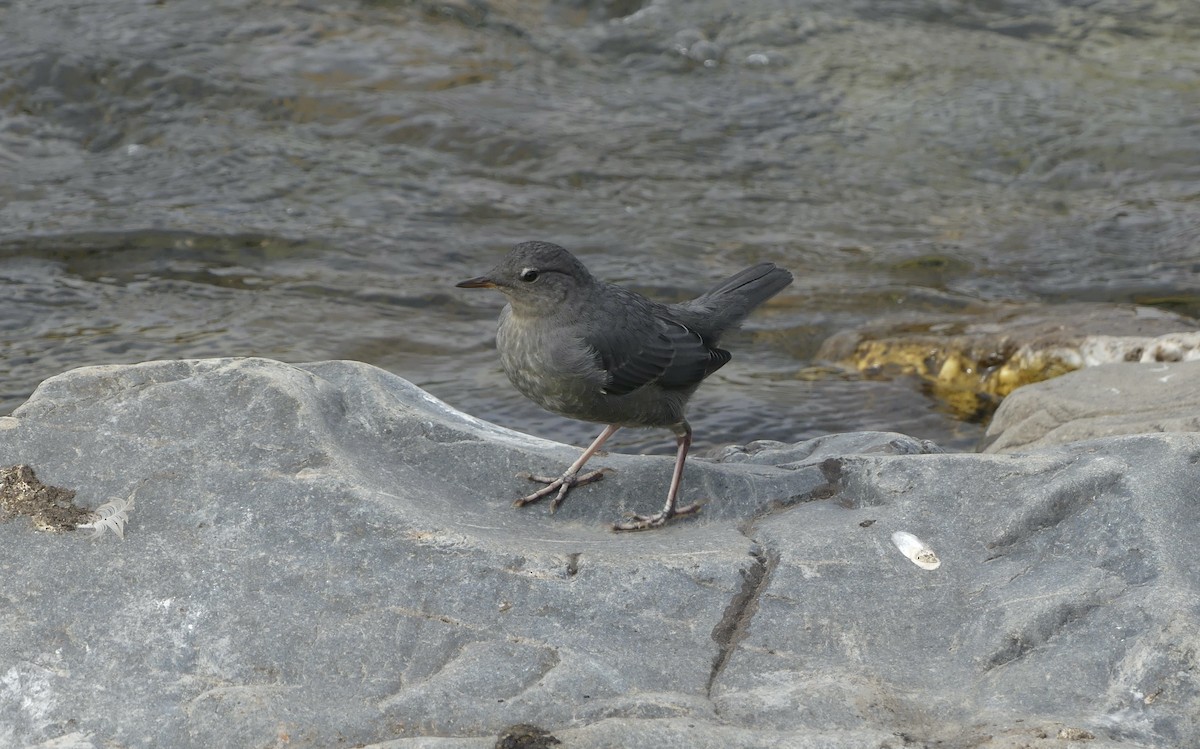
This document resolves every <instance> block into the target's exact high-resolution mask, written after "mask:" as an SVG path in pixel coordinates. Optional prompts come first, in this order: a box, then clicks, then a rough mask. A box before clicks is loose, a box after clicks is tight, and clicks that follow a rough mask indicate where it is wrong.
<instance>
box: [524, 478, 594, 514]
mask: <svg viewBox="0 0 1200 749" xmlns="http://www.w3.org/2000/svg"><path fill="white" fill-rule="evenodd" d="M609 470H610V469H608V468H602V469H600V470H598V471H588V472H587V473H585V474H582V475H580V474H578V473H564V474H563V475H562V476H559V477H558V478H554V477H551V476H537V475H535V474H532V473H518V474H517V478H522V479H528V480H529V481H536V482H538V483H540V484H546V486H544V487H542V488H541V489H538V490H537V491H536V492H534V493H533V494H527V495H525V496H524V497H521V498H520V499H517V500H514V501H513V507H524V506H525V505H527V504H530V503H532V502H537V501H538V500H539V499H544V498H546V497H548V496H550V495H551V494H553V495H554V499H552V500H550V514H551V515H553V514H554V512H555V511H556V510H558V508H559V506H560V505H561V504H562V503H563V501H564V500H565V499H566V498H567V492H569V491H571V490H572V489H574V488H575V487H577V486H582V485H584V484H590V483H592V482H593V481H599V480H600V479H602V478H604V474H605V473H607V472H608V471H609Z"/></svg>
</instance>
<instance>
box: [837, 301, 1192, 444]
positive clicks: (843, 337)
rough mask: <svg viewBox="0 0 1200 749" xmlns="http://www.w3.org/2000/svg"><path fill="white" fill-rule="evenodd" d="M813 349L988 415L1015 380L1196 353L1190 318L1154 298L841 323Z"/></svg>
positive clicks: (976, 416) (965, 413) (961, 410)
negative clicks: (849, 326)
mask: <svg viewBox="0 0 1200 749" xmlns="http://www.w3.org/2000/svg"><path fill="white" fill-rule="evenodd" d="M817 357H818V358H819V359H824V360H827V361H834V362H838V363H840V364H842V365H844V366H849V367H852V368H854V369H857V370H858V371H860V372H865V373H868V374H877V375H889V376H890V375H896V374H907V375H916V376H918V377H921V378H922V379H923V380H924V381H925V382H926V383H927V387H928V389H929V391H930V393H931V394H932V395H933V396H934V397H936V398H937V399H938V400H940V401H942V402H943V403H945V404H946V405H947V406H948V407H949V408H950V410H951V411H952V412H953V413H955V414H956V415H958V416H959V417H960V418H962V419H964V420H969V421H984V420H986V419H987V418H988V417H989V416H990V415H991V414H992V413H993V412H994V411H995V409H996V406H997V405H998V404H999V403H1000V401H1001V399H1002V398H1004V397H1005V396H1007V395H1008V394H1009V393H1011V392H1013V391H1014V390H1016V389H1017V388H1019V387H1023V386H1025V385H1028V384H1030V383H1035V382H1042V381H1045V380H1049V379H1052V378H1055V377H1059V376H1061V375H1064V374H1066V373H1067V372H1071V371H1074V370H1077V369H1080V368H1082V367H1093V366H1097V365H1100V364H1108V363H1113V362H1126V361H1143V362H1153V361H1190V360H1197V359H1200V332H1198V331H1196V322H1195V320H1193V319H1191V318H1187V317H1183V316H1181V315H1175V314H1171V313H1168V312H1164V311H1162V310H1159V309H1155V308H1152V307H1132V306H1114V305H1107V304H1089V303H1074V304H1059V305H1054V306H1049V307H1048V306H1045V305H1004V306H999V307H997V308H995V309H993V310H990V311H987V312H986V313H982V314H975V315H971V316H966V315H963V314H961V313H956V314H955V315H952V316H930V315H928V314H921V315H913V316H908V317H900V318H898V319H889V320H886V321H883V322H879V323H874V324H872V325H867V326H864V327H862V328H859V329H856V330H849V331H845V332H843V333H839V334H837V335H834V336H832V337H830V338H829V339H828V340H827V341H825V343H823V344H822V346H821V349H820V350H819V351H818V353H817Z"/></svg>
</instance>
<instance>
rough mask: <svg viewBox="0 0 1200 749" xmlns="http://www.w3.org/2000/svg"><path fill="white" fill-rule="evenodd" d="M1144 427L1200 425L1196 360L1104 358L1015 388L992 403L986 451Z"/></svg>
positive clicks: (1199, 427) (1199, 371) (1175, 428)
mask: <svg viewBox="0 0 1200 749" xmlns="http://www.w3.org/2000/svg"><path fill="white" fill-rule="evenodd" d="M1149 432H1200V361H1187V362H1173V363H1167V362H1155V363H1142V364H1132V363H1131V364H1105V365H1101V366H1097V367H1090V368H1088V369H1082V370H1079V371H1077V372H1072V373H1070V374H1067V375H1063V376H1062V377H1058V378H1056V379H1053V380H1048V381H1046V382H1039V383H1037V384H1034V385H1028V386H1026V387H1023V388H1020V389H1019V390H1017V391H1016V392H1014V393H1013V394H1012V395H1010V396H1008V398H1006V399H1005V400H1004V402H1003V403H1001V404H1000V408H999V409H997V411H996V415H995V417H994V418H993V419H992V422H991V424H989V425H988V430H987V434H986V436H985V438H984V451H985V452H1014V451H1018V450H1032V449H1036V448H1040V447H1046V446H1049V445H1061V444H1064V443H1068V442H1080V441H1083V440H1089V439H1096V438H1099V437H1111V436H1114V435H1119V434H1144V433H1149Z"/></svg>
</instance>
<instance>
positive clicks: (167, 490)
mask: <svg viewBox="0 0 1200 749" xmlns="http://www.w3.org/2000/svg"><path fill="white" fill-rule="evenodd" d="M1173 366H1174V365H1173ZM0 426H2V427H3V428H0V455H3V456H4V457H5V463H6V464H24V465H30V466H33V467H35V469H36V470H37V472H38V474H39V475H40V476H42V480H43V481H45V482H47V483H53V484H56V485H60V486H69V487H73V488H74V489H75V490H76V491H77V492H78V500H79V501H80V503H81V504H86V505H88V506H95V505H96V504H98V503H99V502H100V501H101V500H102V499H103V498H105V497H111V496H117V497H128V496H131V494H132V493H133V492H134V491H135V490H136V494H137V511H136V513H133V514H131V515H130V517H129V521H128V524H127V525H126V526H125V529H124V530H125V537H124V541H123V542H120V543H102V542H99V541H91V540H89V539H88V538H87V534H80V533H69V534H56V533H44V532H40V531H38V530H36V529H35V528H33V527H32V526H30V525H29V524H27V523H4V524H0V549H3V551H2V552H0V574H2V579H3V580H4V584H3V586H2V587H0V597H2V598H3V604H4V605H3V606H0V746H32V745H39V744H47V745H68V744H69V745H70V746H72V747H84V746H91V747H101V746H109V745H153V746H274V745H284V744H286V745H288V746H298V747H323V746H334V745H343V744H344V745H347V746H353V745H364V746H379V747H391V748H392V749H400V748H402V747H403V748H410V747H411V748H415V747H422V748H423V749H424V748H428V747H442V748H449V747H462V748H463V749H466V748H467V747H471V748H473V749H488V747H492V746H494V745H495V743H496V741H497V740H498V739H497V737H499V736H501V734H502V732H505V731H506V730H508V729H510V728H511V727H513V726H514V725H516V724H526V725H529V726H538V727H540V730H542V731H545V732H547V733H548V734H552V736H553V737H555V738H556V739H557V740H559V741H561V742H562V745H563V746H570V747H573V748H574V747H601V746H620V747H624V748H628V749H639V748H641V747H645V748H647V749H649V748H650V747H655V748H656V749H657V748H660V747H680V748H681V749H682V748H683V747H688V748H689V749H696V748H698V749H709V748H711V749H717V748H718V747H721V748H722V749H724V748H726V747H731V746H732V747H749V746H754V747H779V748H780V749H782V748H783V747H787V748H788V749H797V748H800V749H806V748H811V749H816V748H817V747H832V748H834V749H837V748H839V747H842V748H845V749H850V748H851V747H855V748H856V747H862V746H872V747H889V748H890V749H901V747H911V746H921V745H934V744H939V745H942V746H966V745H970V746H977V747H990V748H991V749H999V748H1000V747H1015V746H1027V747H1036V748H1039V749H1040V748H1042V747H1046V748H1048V747H1051V746H1059V744H1058V743H1055V742H1058V741H1059V739H1058V738H1057V737H1058V736H1060V733H1061V732H1063V731H1064V730H1067V731H1068V733H1069V735H1070V736H1072V737H1080V739H1081V740H1082V737H1083V736H1084V735H1085V734H1086V735H1090V736H1094V737H1095V738H1094V739H1087V745H1088V746H1089V747H1124V748H1127V749H1132V748H1133V747H1161V746H1187V745H1193V744H1196V743H1197V742H1198V741H1200V721H1198V720H1197V718H1196V716H1198V715H1200V679H1198V677H1197V669H1196V658H1197V655H1196V654H1197V653H1198V652H1200V634H1197V633H1200V621H1198V620H1200V614H1197V612H1196V610H1195V607H1194V606H1193V605H1192V603H1191V602H1193V601H1195V600H1196V598H1197V595H1200V568H1198V567H1197V561H1196V560H1197V559H1200V549H1198V548H1197V541H1196V540H1195V534H1194V532H1193V529H1194V528H1195V527H1196V526H1197V524H1198V523H1200V505H1198V504H1197V503H1196V502H1195V497H1194V475H1193V474H1194V470H1195V463H1196V461H1197V460H1198V459H1200V458H1198V456H1200V434H1194V433H1167V434H1152V435H1134V436H1121V437H1114V438H1109V439H1105V440H1100V441H1092V442H1089V443H1086V444H1085V445H1081V446H1077V445H1067V446H1061V447H1052V448H1047V449H1044V450H1039V451H1037V452H1033V453H1030V454H1028V455H1023V456H1013V455H978V454H947V453H940V452H937V451H936V447H934V446H932V445H928V444H925V443H922V442H920V441H918V440H914V439H911V438H908V437H905V436H903V435H897V434H859V435H834V436H831V437H830V438H826V439H823V440H815V441H813V442H811V443H799V444H795V445H792V444H783V443H757V444H754V445H751V446H748V447H747V448H745V449H741V450H737V449H731V450H728V451H726V452H725V453H724V454H723V458H724V459H723V460H721V461H706V460H696V461H694V462H690V463H689V467H688V472H687V474H686V476H685V481H684V496H683V497H682V498H681V499H682V501H686V502H691V501H695V500H699V499H706V500H707V504H706V505H705V507H704V509H703V511H702V512H701V513H700V514H699V515H698V516H696V517H694V518H691V519H687V520H685V521H681V522H677V523H675V524H673V525H670V526H668V527H666V528H663V529H661V530H658V531H654V532H647V533H639V534H628V535H621V534H614V533H612V532H611V531H609V530H607V524H608V523H609V522H610V521H611V520H612V519H613V518H614V517H615V516H618V515H619V514H620V513H622V512H624V511H635V512H636V511H647V510H651V509H655V508H656V505H657V504H658V503H659V502H660V500H661V496H662V494H663V492H664V491H665V488H666V484H667V481H668V478H669V473H670V465H671V459H670V458H669V457H643V456H629V455H618V454H610V455H606V456H601V458H600V459H599V466H598V467H602V466H607V467H611V468H613V469H615V473H613V474H611V475H609V476H608V477H607V478H606V479H605V480H604V481H602V482H599V483H597V484H594V485H590V486H587V487H584V488H581V489H579V490H577V491H576V492H575V493H573V494H572V496H571V497H570V498H569V499H568V501H567V502H566V503H565V504H564V505H563V507H562V508H561V509H560V510H559V512H558V513H557V514H555V515H550V514H549V513H548V512H547V511H546V508H544V507H539V506H531V507H527V508H524V509H520V510H518V509H514V508H513V507H512V506H511V502H512V499H513V498H515V497H517V496H519V495H520V494H522V493H523V492H524V491H525V490H526V487H525V486H524V485H523V483H522V482H521V481H520V480H519V479H517V478H515V477H514V475H515V474H516V473H517V472H518V471H520V470H529V469H534V470H537V471H553V470H557V469H559V468H561V467H562V466H563V465H565V464H566V463H568V462H569V461H570V460H571V459H572V458H573V457H574V456H575V455H576V453H577V449H576V448H571V447H568V446H565V445H559V444H556V443H552V442H547V441H544V440H540V439H536V438H533V437H529V436H526V435H522V434H519V433H516V432H511V431H508V430H505V429H502V428H500V427H497V426H494V425H491V424H488V423H486V422H482V421H479V420H477V419H474V418H472V417H470V416H467V415H465V414H462V413H460V412H457V411H455V410H453V409H451V408H449V407H448V406H446V405H445V404H443V403H441V402H440V401H438V400H436V399H434V398H432V397H431V396H429V395H428V394H426V393H425V392H423V391H421V390H420V389H418V388H416V387H414V386H413V385H411V384H409V383H408V382H406V381H405V380H402V379H400V378H398V377H395V376H393V375H390V374H387V373H385V372H383V371H381V370H378V369H375V368H372V367H369V366H366V365H363V364H358V363H353V362H321V363H315V364H305V365H296V366H293V365H287V364H281V363H278V362H272V361H267V360H262V359H218V360H192V361H164V362H151V363H146V364H140V365H136V366H105V367H93V368H86V369H80V370H75V371H72V372H68V373H66V374H64V375H61V376H58V377H55V378H52V379H50V380H48V381H46V382H44V383H43V384H42V385H41V386H40V387H39V388H38V389H37V391H36V392H35V393H34V395H33V396H32V397H31V398H30V400H29V401H28V402H27V403H26V404H25V405H23V406H22V407H20V408H19V409H17V410H16V411H15V412H14V414H13V417H12V418H10V419H5V420H4V422H3V424H2V425H0ZM898 532H902V533H906V534H910V535H912V536H914V537H916V538H918V539H920V541H921V542H922V543H923V544H926V545H928V547H929V548H930V549H931V550H933V551H935V552H936V556H937V559H938V560H939V561H940V565H939V566H937V568H936V569H925V568H922V567H919V566H917V565H915V564H913V563H912V562H911V561H910V560H909V559H908V558H906V557H905V556H904V554H902V553H901V550H900V549H899V548H897V546H896V545H895V544H894V543H893V541H892V539H893V536H894V535H895V534H896V533H898ZM1062 735H1067V734H1062ZM535 738H538V737H535ZM540 738H543V739H544V738H546V737H540Z"/></svg>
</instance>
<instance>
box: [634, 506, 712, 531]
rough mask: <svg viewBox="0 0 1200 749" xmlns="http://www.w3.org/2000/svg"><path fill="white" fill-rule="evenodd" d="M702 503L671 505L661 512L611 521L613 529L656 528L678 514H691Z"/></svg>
mask: <svg viewBox="0 0 1200 749" xmlns="http://www.w3.org/2000/svg"><path fill="white" fill-rule="evenodd" d="M702 506H703V505H702V504H701V503H699V502H697V503H696V504H693V505H687V506H686V507H672V508H670V509H664V510H663V511H661V512H656V513H654V514H653V515H631V516H630V517H629V519H628V520H625V521H624V522H620V523H613V527H612V529H613V530H614V531H648V530H650V529H651V528H657V527H659V526H660V525H663V524H665V523H666V522H667V521H668V520H670V519H671V518H674V517H679V516H680V515H691V514H693V513H696V512H699V511H700V508H701V507H702Z"/></svg>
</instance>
